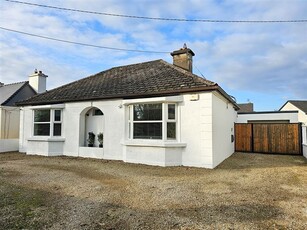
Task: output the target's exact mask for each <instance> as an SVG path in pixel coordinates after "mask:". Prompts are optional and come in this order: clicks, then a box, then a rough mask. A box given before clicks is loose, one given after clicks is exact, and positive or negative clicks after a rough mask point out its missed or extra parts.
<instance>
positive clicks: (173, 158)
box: [19, 92, 236, 168]
mask: <svg viewBox="0 0 307 230" xmlns="http://www.w3.org/2000/svg"><path fill="white" fill-rule="evenodd" d="M174 98H180V100H179V101H177V105H178V107H177V108H178V110H177V112H178V114H177V115H178V122H177V124H178V125H177V128H178V129H179V132H178V134H179V135H178V138H177V141H176V142H170V141H163V140H128V138H127V128H128V124H127V111H126V110H127V107H126V104H127V103H128V102H127V101H129V103H130V104H131V103H139V102H140V100H142V101H143V102H144V103H145V102H149V103H152V102H168V101H170V102H173V101H172V100H174ZM54 106H60V107H62V111H63V113H62V137H58V138H49V137H48V138H47V137H33V136H32V132H33V109H37V108H42V107H45V108H53V107H54ZM93 107H96V108H98V109H100V110H101V111H102V112H103V114H104V115H103V116H100V118H103V120H102V121H101V122H102V123H101V124H100V123H99V124H98V125H97V127H98V129H97V130H96V132H99V131H100V129H103V130H101V131H103V133H104V145H103V148H91V147H89V148H87V147H86V143H85V141H84V140H85V139H86V138H87V132H88V131H89V130H87V128H86V127H87V126H89V124H87V125H86V112H87V111H89V110H90V109H91V108H93ZM213 116H217V117H216V118H214V117H213ZM235 119H236V112H235V111H234V109H233V107H232V104H229V103H228V102H227V101H226V100H223V97H222V96H220V95H219V94H217V95H214V94H213V93H212V92H203V93H199V94H197V93H196V94H185V95H182V96H178V97H161V98H148V99H135V100H120V99H118V100H103V101H92V102H76V103H66V104H63V105H50V106H33V107H24V108H23V109H22V112H21V126H20V127H21V128H20V141H19V144H20V146H19V150H20V151H21V152H27V154H38V155H46V156H50V155H52V156H54V155H66V156H76V157H78V156H79V157H92V158H100V159H113V160H123V161H125V162H132V163H142V164H150V165H159V166H174V165H184V166H195V167H204V168H214V167H215V166H216V165H217V164H219V163H220V162H222V161H223V160H224V159H226V158H227V157H228V156H230V155H231V154H232V153H233V143H231V142H230V139H231V137H230V135H231V132H232V131H233V130H232V131H231V128H233V124H234V122H235ZM91 125H92V124H91ZM91 125H90V126H91ZM99 127H100V128H99ZM95 134H96V137H97V133H95ZM215 138H217V140H213V139H215ZM221 141H222V142H223V144H221ZM224 142H225V143H224ZM213 154H217V156H214V157H213Z"/></svg>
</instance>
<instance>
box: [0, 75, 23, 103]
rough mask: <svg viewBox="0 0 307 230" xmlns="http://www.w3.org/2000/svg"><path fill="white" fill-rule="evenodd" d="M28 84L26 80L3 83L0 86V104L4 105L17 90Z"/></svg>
mask: <svg viewBox="0 0 307 230" xmlns="http://www.w3.org/2000/svg"><path fill="white" fill-rule="evenodd" d="M26 84H28V82H27V81H24V82H17V83H13V84H8V85H3V86H1V87H0V105H5V104H6V103H7V102H8V101H9V100H10V99H11V98H12V97H13V96H14V95H15V94H16V93H18V91H19V90H20V89H21V88H22V87H23V86H25V85H26Z"/></svg>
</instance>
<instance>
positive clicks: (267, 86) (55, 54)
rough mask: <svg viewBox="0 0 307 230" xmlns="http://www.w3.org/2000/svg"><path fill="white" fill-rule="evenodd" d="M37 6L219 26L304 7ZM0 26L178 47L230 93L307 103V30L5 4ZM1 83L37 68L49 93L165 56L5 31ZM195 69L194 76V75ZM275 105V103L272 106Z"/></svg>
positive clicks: (239, 0) (278, 16)
mask: <svg viewBox="0 0 307 230" xmlns="http://www.w3.org/2000/svg"><path fill="white" fill-rule="evenodd" d="M31 2H37V3H39V4H46V5H55V6H60V7H67V8H74V9H83V10H89V11H98V12H106V13H117V14H127V15H140V16H149V17H166V18H186V19H191V18H198V19H221V20H223V19H224V20H291V19H306V18H305V17H306V12H307V2H305V1H299V0H297V1H287V0H281V1H251V0H248V1H247V0H234V1H214V0H208V1H202V0H190V1H183V0H178V1H162V0H156V1H147V2H146V4H145V3H144V2H143V1H138V0H132V1H123V0H118V1H113V0H105V1H97V0H89V1H81V0H74V1H73V0H67V1H51V0H49V1H44V3H41V2H39V1H31ZM0 10H1V13H2V17H1V21H0V26H2V27H7V28H11V29H15V30H20V31H24V32H29V33H34V34H39V35H45V36H50V37H54V38H59V39H64V40H71V41H76V42H82V43H89V44H94V45H100V46H109V47H117V48H127V49H142V50H153V51H169V52H171V51H173V50H175V49H178V48H180V47H182V45H183V43H187V44H188V46H189V47H190V48H191V49H192V50H193V51H194V52H195V54H196V56H195V57H194V64H195V66H196V67H197V69H199V71H200V72H201V73H202V74H203V75H205V76H206V77H207V78H208V79H210V80H213V81H216V82H218V83H219V84H220V85H222V86H226V88H227V89H230V90H233V91H235V92H239V90H244V91H245V92H246V91H250V92H251V94H255V93H261V94H265V93H268V92H280V91H283V92H284V97H287V98H291V97H296V98H307V95H306V94H307V90H306V88H307V81H306V74H305V73H306V72H307V71H306V68H307V64H306V63H307V44H306V41H305V40H306V39H305V37H306V34H305V33H306V31H307V24H306V23H288V24H287V23H258V24H257V23H253V24H252V23H195V22H194V23H192V22H189V23H188V22H172V21H151V20H139V19H138V20H137V19H131V18H130V19H129V18H120V17H108V16H102V15H94V14H84V13H76V12H69V11H59V10H53V9H48V8H40V7H33V6H26V5H21V4H14V3H9V2H3V3H2V4H1V5H0ZM0 44H1V46H0V52H1V56H0V61H1V62H0V63H1V66H0V71H1V81H2V82H5V83H10V82H17V81H23V80H25V76H27V75H28V74H30V73H31V72H32V71H33V70H34V68H39V69H41V70H43V71H44V72H46V74H48V75H49V78H48V84H49V88H53V87H57V86H60V85H61V84H64V83H68V82H70V81H74V80H77V79H80V78H81V77H85V76H86V75H89V74H94V73H96V72H100V71H102V70H105V69H107V68H111V67H113V66H118V65H126V64H132V63H135V62H143V61H149V60H153V59H159V58H162V59H165V60H166V61H169V62H172V59H171V56H170V55H168V54H146V53H131V52H117V51H112V50H104V49H97V48H89V47H83V46H78V45H70V44H65V43H59V42H55V41H49V40H44V39H40V38H35V37H29V36H25V35H19V34H14V33H11V32H6V31H2V30H1V33H0ZM197 69H196V68H194V70H195V73H196V74H198V73H199V72H198V70H197ZM274 102H276V100H274Z"/></svg>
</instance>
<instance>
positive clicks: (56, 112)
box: [54, 110, 61, 121]
mask: <svg viewBox="0 0 307 230" xmlns="http://www.w3.org/2000/svg"><path fill="white" fill-rule="evenodd" d="M54 120H55V121H61V110H54Z"/></svg>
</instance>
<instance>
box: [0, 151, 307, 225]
mask: <svg viewBox="0 0 307 230" xmlns="http://www.w3.org/2000/svg"><path fill="white" fill-rule="evenodd" d="M1 228H3V229H288V228H289V229H307V161H306V159H305V158H303V157H302V156H281V155H263V154H246V153H245V154H243V153H235V154H234V155H233V156H231V157H230V158H229V159H227V160H226V161H225V162H223V163H222V164H221V165H220V166H219V167H217V168H216V169H214V170H209V169H199V168H190V167H166V168H162V167H153V166H144V165H137V164H128V163H123V162H120V161H106V160H93V159H82V158H71V157H40V156H26V155H24V154H20V153H5V154H0V229H1Z"/></svg>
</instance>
